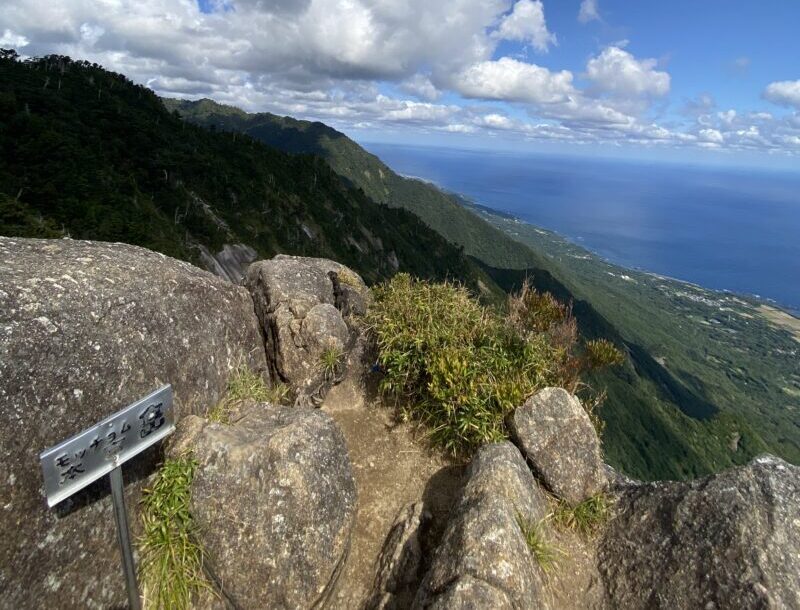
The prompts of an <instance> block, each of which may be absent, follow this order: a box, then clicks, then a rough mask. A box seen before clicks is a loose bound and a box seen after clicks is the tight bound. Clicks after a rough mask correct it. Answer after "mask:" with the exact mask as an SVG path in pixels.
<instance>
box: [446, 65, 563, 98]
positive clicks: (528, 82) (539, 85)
mask: <svg viewBox="0 0 800 610" xmlns="http://www.w3.org/2000/svg"><path fill="white" fill-rule="evenodd" d="M454 85H455V87H456V89H457V90H458V92H459V93H461V94H462V95H464V96H465V97H473V98H481V99H487V100H506V101H514V102H532V103H536V104H552V103H556V102H563V101H566V100H567V99H568V98H569V96H570V95H571V94H574V93H575V88H574V87H573V86H572V73H571V72H569V71H568V70H561V71H560V72H551V71H550V70H548V69H547V68H542V67H541V66H537V65H536V64H530V63H526V62H522V61H519V60H516V59H512V58H510V57H503V58H501V59H499V60H497V61H483V62H480V63H477V64H473V65H472V66H470V67H468V68H467V69H465V70H464V71H463V72H461V73H460V74H459V75H458V76H457V77H456V78H455V82H454Z"/></svg>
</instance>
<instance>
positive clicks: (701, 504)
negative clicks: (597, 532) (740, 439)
mask: <svg viewBox="0 0 800 610" xmlns="http://www.w3.org/2000/svg"><path fill="white" fill-rule="evenodd" d="M618 513H619V515H618V516H617V518H616V519H615V520H613V521H612V522H611V524H610V525H609V528H608V530H607V532H606V534H605V536H604V538H603V540H602V543H601V545H600V551H599V553H600V562H601V563H600V569H601V572H602V574H603V577H604V579H605V581H606V590H607V592H608V595H609V596H610V601H609V603H610V605H611V606H612V607H614V608H622V609H626V608H705V609H708V610H714V609H719V610H722V609H723V608H740V609H749V608H776V609H777V608H800V467H797V466H792V465H790V464H787V463H786V462H784V461H783V460H781V459H779V458H774V457H771V456H765V457H760V458H756V459H755V460H753V461H752V462H751V463H750V464H748V465H747V466H741V467H738V468H733V469H730V470H726V471H724V472H722V473H720V474H717V475H714V476H710V477H706V478H703V479H698V480H696V481H692V482H690V483H676V482H659V483H648V484H645V485H641V486H639V487H634V488H630V489H629V490H628V491H627V492H625V493H624V494H623V495H622V497H621V499H620V502H619V505H618Z"/></svg>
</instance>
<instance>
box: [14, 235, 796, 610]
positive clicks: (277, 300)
mask: <svg viewBox="0 0 800 610" xmlns="http://www.w3.org/2000/svg"><path fill="white" fill-rule="evenodd" d="M0 260H2V262H1V263H0V397H2V400H1V401H0V416H2V420H3V421H4V422H7V425H5V426H3V427H0V457H2V460H3V463H4V464H5V465H6V466H7V468H6V473H5V474H4V475H3V477H1V478H0V492H1V494H0V495H2V498H3V506H2V507H0V511H1V512H0V519H1V520H0V592H2V597H3V601H4V603H7V604H8V605H9V606H13V607H18V608H38V607H42V606H49V607H60V608H61V607H64V608H73V607H74V608H86V607H90V608H101V607H102V608H105V607H109V606H115V605H120V604H122V603H123V600H124V589H123V587H122V579H121V576H120V572H119V563H118V556H117V549H116V545H115V542H114V541H115V534H114V531H113V519H112V518H111V514H110V513H111V511H110V502H109V499H108V498H107V490H106V489H105V488H104V487H103V486H102V485H95V486H91V487H90V488H87V490H85V491H84V492H81V493H79V494H78V495H76V496H75V497H74V498H73V499H71V500H68V501H66V502H64V503H62V505H60V506H59V507H57V509H56V510H53V511H50V510H47V509H46V507H45V504H44V499H43V497H42V495H41V485H42V481H41V475H40V472H39V465H38V459H37V455H38V453H39V452H40V451H41V450H42V449H44V448H45V447H47V446H49V445H52V444H54V443H55V442H58V441H59V440H62V439H64V438H66V437H68V436H70V435H72V434H74V433H76V432H78V431H80V430H81V429H83V428H85V427H87V426H89V425H91V424H92V423H95V422H96V421H98V420H100V419H102V418H103V417H104V416H106V415H108V414H110V413H112V412H114V411H116V410H118V409H119V408H120V407H122V406H124V405H125V404H127V403H129V402H132V401H133V400H134V399H136V398H138V397H140V396H141V395H143V394H145V393H146V392H147V391H149V390H151V389H153V388H154V387H156V386H158V385H161V384H162V383H172V384H173V386H174V388H175V400H176V414H177V416H178V420H179V421H178V433H177V434H176V435H175V436H174V437H173V438H172V439H170V440H169V441H168V442H167V443H166V453H165V454H164V455H163V456H159V453H158V451H157V450H153V451H152V452H149V453H148V454H147V455H145V456H144V459H137V460H134V461H133V462H131V463H130V464H128V465H127V466H126V480H127V481H128V484H127V488H126V496H127V501H128V507H129V510H130V512H131V521H132V524H133V525H134V533H135V534H138V530H139V528H140V525H139V523H140V519H139V512H140V504H139V500H140V497H141V489H142V487H143V486H147V485H146V481H148V480H150V482H151V483H152V479H151V477H152V476H153V472H154V467H155V462H156V461H158V459H159V457H164V458H166V459H167V460H170V459H175V458H177V457H179V456H184V455H187V453H186V452H190V453H191V455H192V456H193V459H194V460H195V461H196V470H195V472H194V475H193V478H192V480H191V481H190V483H189V488H190V492H191V501H190V508H191V513H192V515H193V517H194V519H195V521H196V522H197V523H198V524H199V527H198V528H197V530H196V532H195V534H194V536H195V538H196V540H197V542H198V544H200V545H201V546H202V547H203V549H204V552H205V563H204V571H205V574H206V578H207V579H208V581H209V582H210V584H211V589H208V590H206V589H201V590H198V591H197V592H196V594H195V596H194V597H193V602H192V605H193V606H195V607H203V608H212V607H220V608H221V607H236V608H261V607H275V608H320V607H332V608H344V607H354V606H359V605H361V604H365V605H366V607H370V608H405V607H409V606H413V607H415V608H515V609H516V608H534V607H546V608H575V607H586V608H644V607H647V608H651V607H652V608H667V607H669V608H698V607H700V608H727V607H737V608H793V607H800V559H799V558H800V532H799V531H798V523H800V468H798V467H795V466H791V465H789V464H787V463H785V462H783V461H782V460H780V459H777V458H773V457H769V456H765V457H762V458H758V459H756V460H755V461H754V462H752V463H751V464H749V465H747V466H743V467H739V468H736V469H732V470H729V471H725V472H723V473H721V474H719V475H715V476H712V477H707V478H705V479H700V480H697V481H693V482H689V483H675V482H657V483H648V484H641V483H638V482H635V481H631V480H629V479H626V478H625V477H622V476H620V475H618V474H616V473H614V472H613V471H611V470H610V469H608V468H607V467H605V466H604V464H603V462H602V457H601V453H600V449H599V447H600V444H599V441H598V439H597V436H596V434H595V432H594V429H593V428H592V426H591V423H590V421H589V419H588V416H587V415H586V413H585V412H584V410H583V408H582V406H581V404H580V402H579V401H578V400H577V399H575V398H574V397H572V396H570V395H569V394H568V393H567V392H565V391H564V390H561V389H557V388H548V389H546V390H542V391H540V392H539V393H538V394H536V395H535V396H533V397H532V398H531V399H530V400H529V401H528V402H527V403H526V404H525V405H521V406H520V408H518V409H517V410H516V412H515V413H514V414H513V415H512V416H511V419H510V420H509V422H508V427H509V430H510V431H511V433H512V439H513V442H505V443H497V444H490V445H486V446H484V447H483V448H481V449H480V450H479V451H478V452H477V454H476V455H475V456H474V458H473V460H472V462H471V464H470V465H469V466H468V467H467V469H466V471H465V472H464V475H463V477H462V476H461V475H460V474H459V473H460V472H461V465H460V464H458V463H455V464H451V465H445V466H441V462H440V461H438V460H440V459H441V458H439V457H436V456H433V455H432V454H429V453H427V449H426V447H425V446H424V444H421V443H420V442H419V438H418V437H417V438H415V437H414V434H413V433H412V432H413V431H409V430H408V429H404V428H403V426H402V425H399V424H397V423H392V424H391V426H389V425H384V424H380V425H378V426H377V428H376V427H373V426H371V425H370V424H371V423H372V422H374V421H376V420H378V421H382V420H381V418H382V417H384V415H385V414H386V413H387V412H388V411H387V410H386V409H384V408H380V406H379V404H378V403H377V402H376V401H375V400H374V396H373V394H372V393H371V392H370V387H371V386H372V382H373V381H374V377H375V376H376V375H379V374H380V373H377V372H374V371H373V370H372V367H371V363H372V360H371V358H370V357H369V353H370V345H369V335H368V334H367V333H366V332H365V328H364V325H363V320H362V316H363V313H364V311H365V309H366V307H368V306H369V291H368V290H366V287H365V285H364V283H363V281H362V280H361V278H360V277H359V276H358V275H357V274H355V273H354V272H353V271H352V270H350V269H348V268H346V267H344V266H342V265H339V264H338V263H335V262H332V261H328V260H324V259H308V258H299V257H286V256H279V257H276V258H274V259H271V260H268V261H259V262H256V263H254V264H252V265H251V266H250V268H249V269H248V270H247V272H246V278H245V286H237V285H234V284H232V283H230V282H226V281H224V280H221V279H219V278H216V277H214V276H212V275H210V274H208V273H206V272H204V271H200V270H198V269H196V268H194V267H191V266H190V265H188V264H186V263H181V262H178V261H175V260H173V259H169V258H167V257H164V256H162V255H158V254H155V253H152V252H149V251H147V250H143V249H141V248H136V247H132V246H125V245H121V244H107V243H98V242H80V241H71V240H57V241H48V240H26V239H8V238H0ZM242 366H244V367H246V368H247V369H248V370H249V371H251V372H252V373H254V374H255V376H256V378H257V379H258V378H260V381H259V383H261V384H263V387H264V388H267V387H269V386H272V387H273V390H276V389H277V386H278V384H285V385H287V386H288V387H289V389H290V398H289V399H288V400H285V401H284V402H285V403H287V404H283V405H278V404H277V402H278V401H279V399H280V396H281V394H277V393H276V394H275V395H274V396H275V398H273V399H271V401H269V402H268V401H266V400H265V399H264V397H263V396H261V397H260V398H258V399H255V400H240V401H239V402H238V403H237V404H236V408H235V409H233V410H231V411H229V412H226V415H225V417H220V416H219V411H218V408H219V405H220V404H228V403H220V399H221V398H222V397H223V394H224V393H225V390H226V387H227V388H228V389H230V387H231V381H232V379H233V378H234V376H235V374H236V371H237V369H240V368H241V367H242ZM317 407H319V408H317ZM359 422H361V423H359ZM399 435H406V436H399ZM395 451H396V452H397V453H396V454H392V455H388V454H387V452H388V453H392V452H395ZM147 456H149V457H147ZM387 473H389V474H387ZM445 475H446V476H445ZM406 480H408V481H415V484H414V485H412V486H408V485H405V483H406V482H407V481H406ZM412 487H413V490H412V491H413V493H410V492H409V490H410V489H412ZM442 487H447V488H448V490H449V491H448V493H447V494H446V495H445V496H442V494H441V489H442ZM414 490H416V491H414ZM394 494H403V498H404V500H403V501H402V502H400V501H397V502H390V501H387V500H392V499H393V495H394ZM414 494H416V495H414ZM381 496H383V497H381ZM415 498H416V499H415ZM409 500H413V501H414V504H413V505H412V506H409V507H407V508H404V509H401V510H399V511H398V508H397V507H398V505H400V506H402V503H403V502H406V501H409ZM600 503H601V504H602V506H604V507H607V508H608V512H609V515H608V516H607V517H606V518H604V519H602V520H598V521H596V522H594V523H593V525H592V526H591V527H587V528H585V530H582V529H580V528H576V527H575V526H574V524H575V523H576V522H577V520H578V519H579V514H578V512H576V511H577V510H578V509H579V508H580V507H584V508H585V507H587V506H590V505H591V506H598V505H600ZM576 506H577V507H578V508H576ZM395 514H397V519H394V515H395ZM570 520H571V521H570ZM570 522H571V523H572V524H573V525H572V526H570V525H569V523H570ZM565 523H566V524H567V525H566V526H565ZM376 529H377V530H378V531H377V532H376V531H375V530H376ZM367 539H369V540H367ZM370 540H371V542H369V541H370ZM365 541H367V542H369V544H367V543H366V542H365ZM384 541H385V542H384ZM376 543H377V546H376ZM380 543H383V549H382V551H381V552H380V553H378V552H377V550H378V548H379V546H380ZM356 568H357V569H356ZM144 584H145V590H146V592H147V593H148V594H152V585H148V584H147V583H144ZM148 586H149V587H150V588H148ZM353 591H358V593H353V594H352V595H350V592H353ZM150 599H151V598H150ZM151 601H152V599H151Z"/></svg>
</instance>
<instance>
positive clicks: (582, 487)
mask: <svg viewBox="0 0 800 610" xmlns="http://www.w3.org/2000/svg"><path fill="white" fill-rule="evenodd" d="M508 429H509V431H510V433H511V438H512V440H513V441H514V443H516V444H517V446H518V447H519V448H520V450H521V451H522V453H523V455H525V457H526V458H527V459H528V461H529V463H530V464H531V468H533V470H534V472H535V473H536V474H537V475H538V476H539V477H540V478H541V480H542V481H543V482H544V484H545V485H546V486H547V488H548V489H549V490H550V491H552V492H553V493H554V494H556V495H557V496H559V497H560V498H563V499H564V500H566V501H567V502H569V503H571V504H578V503H580V502H581V501H583V500H585V499H586V498H588V497H590V496H592V495H594V494H596V493H598V492H601V491H603V489H604V488H605V487H606V484H607V482H606V475H605V465H604V464H603V459H602V455H601V452H600V440H599V439H598V437H597V432H596V431H595V429H594V426H592V422H591V420H590V419H589V416H588V415H587V414H586V411H585V410H584V408H583V406H581V402H580V401H579V400H578V399H577V398H576V397H575V396H573V395H572V394H570V393H569V392H567V391H566V390H564V389H562V388H545V389H543V390H540V391H539V392H537V393H536V394H534V395H533V396H532V397H531V398H530V399H529V400H528V401H527V402H526V403H525V404H524V405H522V406H521V407H519V408H518V409H516V410H515V411H514V413H512V414H511V416H510V417H509V418H508Z"/></svg>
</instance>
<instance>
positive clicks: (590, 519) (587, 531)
mask: <svg viewBox="0 0 800 610" xmlns="http://www.w3.org/2000/svg"><path fill="white" fill-rule="evenodd" d="M613 505H614V503H613V500H612V498H611V496H609V495H607V494H604V493H599V494H595V495H594V496H592V497H591V498H587V499H586V500H584V501H583V502H581V503H580V504H578V505H577V506H570V504H569V503H567V502H565V501H564V500H559V501H558V506H557V507H556V509H555V511H553V522H554V523H555V524H556V525H557V526H558V527H561V528H563V529H571V530H574V531H576V532H578V533H579V534H581V535H582V536H586V537H589V536H592V535H594V534H595V533H597V532H598V531H599V530H600V528H601V527H602V526H603V525H605V523H606V522H607V521H608V520H609V519H610V518H611V510H612V507H613Z"/></svg>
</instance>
